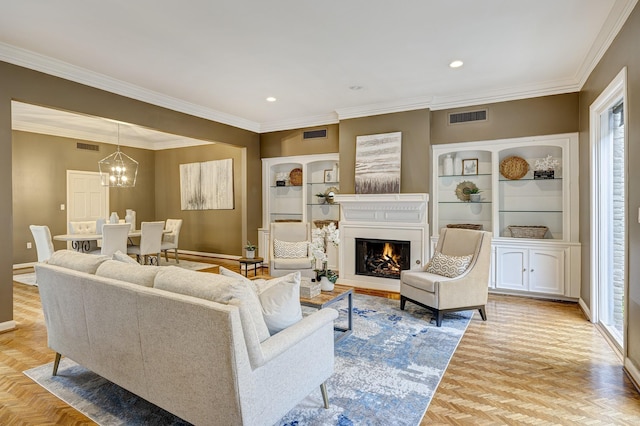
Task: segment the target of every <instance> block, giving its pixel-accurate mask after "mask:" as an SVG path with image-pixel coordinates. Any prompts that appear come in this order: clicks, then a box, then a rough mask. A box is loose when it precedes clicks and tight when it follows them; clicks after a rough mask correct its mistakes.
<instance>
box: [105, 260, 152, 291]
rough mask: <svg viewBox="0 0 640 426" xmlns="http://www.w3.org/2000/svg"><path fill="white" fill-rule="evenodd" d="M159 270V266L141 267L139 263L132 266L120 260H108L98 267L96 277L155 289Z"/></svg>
mask: <svg viewBox="0 0 640 426" xmlns="http://www.w3.org/2000/svg"><path fill="white" fill-rule="evenodd" d="M159 270H160V267H159V266H151V265H140V264H138V262H135V264H130V263H123V262H120V261H118V260H107V261H106V262H104V263H103V264H102V265H100V266H99V267H98V270H97V271H96V275H98V276H100V277H105V278H113V279H116V280H120V281H126V282H128V283H132V284H138V285H142V286H145V287H153V281H154V280H155V278H156V274H157V273H158V271H159Z"/></svg>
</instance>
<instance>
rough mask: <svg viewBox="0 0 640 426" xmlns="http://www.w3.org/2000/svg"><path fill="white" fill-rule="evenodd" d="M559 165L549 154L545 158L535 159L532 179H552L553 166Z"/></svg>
mask: <svg viewBox="0 0 640 426" xmlns="http://www.w3.org/2000/svg"><path fill="white" fill-rule="evenodd" d="M559 165H560V162H559V161H558V160H556V159H554V158H553V157H552V156H551V155H547V157H546V158H544V159H540V160H536V165H535V170H534V171H533V178H534V179H554V178H555V176H554V174H555V168H556V167H558V166H559Z"/></svg>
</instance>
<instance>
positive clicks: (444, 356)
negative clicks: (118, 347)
mask: <svg viewBox="0 0 640 426" xmlns="http://www.w3.org/2000/svg"><path fill="white" fill-rule="evenodd" d="M340 303H344V305H340V304H336V305H334V307H335V308H336V309H338V310H339V311H340V318H339V319H338V322H339V323H340V324H338V325H341V326H346V315H347V307H346V301H344V302H340ZM472 314H473V312H471V311H466V312H459V313H453V314H447V315H445V318H444V321H443V323H442V327H436V326H435V320H433V318H432V315H431V313H430V311H428V310H426V309H423V308H420V307H418V306H416V305H414V304H412V303H411V302H408V303H407V305H406V310H405V311H401V310H400V302H399V301H397V300H388V299H383V298H379V297H372V296H365V295H361V294H355V295H354V308H353V323H354V327H353V328H354V332H353V334H352V335H351V336H349V337H347V338H346V339H344V340H342V341H341V342H339V343H337V344H336V367H335V373H334V375H333V376H332V377H331V378H330V379H329V381H328V382H327V389H328V392H329V402H330V407H329V409H328V410H325V409H324V408H322V398H321V395H320V391H319V390H318V391H317V392H312V394H311V395H309V396H308V397H307V398H306V399H304V400H303V401H301V402H300V403H299V404H298V405H297V406H296V407H295V408H294V409H293V410H291V411H290V412H289V413H288V414H287V415H286V416H285V417H284V418H283V419H282V420H281V421H280V422H279V425H283V426H296V425H340V426H349V425H365V424H366V425H418V424H419V423H420V420H421V419H422V417H423V415H424V413H425V412H426V410H427V407H428V406H429V402H430V401H431V398H432V396H433V394H434V393H435V391H436V388H437V387H438V384H439V383H440V379H441V378H442V375H443V374H444V371H445V369H446V368H447V365H448V364H449V360H450V359H451V356H452V355H453V353H454V351H455V349H456V347H457V346H458V343H459V342H460V339H461V337H462V335H463V334H464V332H465V330H466V328H467V326H468V324H469V320H470V318H471V316H472ZM51 369H52V364H46V365H43V366H40V367H36V368H34V369H31V370H28V371H25V374H26V375H27V376H29V377H30V378H31V379H33V380H34V381H36V382H37V383H39V384H40V385H41V386H43V387H44V388H45V389H47V390H49V391H50V392H51V393H53V394H54V395H56V396H57V397H58V398H60V399H62V400H63V401H65V402H67V403H68V404H69V405H71V406H73V407H74V408H75V409H77V410H78V411H80V412H82V413H84V414H85V415H86V416H87V417H89V418H91V419H92V420H94V421H95V422H96V423H99V424H101V425H115V424H126V425H186V424H188V423H186V422H184V421H183V420H181V419H179V418H177V417H175V416H173V415H171V414H170V413H167V412H166V411H164V410H162V409H160V408H158V407H156V406H154V405H152V404H150V403H148V402H147V401H145V400H143V399H142V398H139V397H137V396H135V395H133V394H131V393H129V392H127V391H126V390H123V389H122V388H120V387H119V386H116V385H114V384H113V383H111V382H109V381H107V380H105V379H103V378H101V377H100V376H98V375H96V374H94V373H92V372H90V371H88V370H86V369H84V368H83V367H81V366H79V365H77V364H75V363H74V362H73V361H70V360H68V359H66V358H63V359H62V362H61V364H60V369H59V372H58V374H59V375H58V376H56V377H52V376H51Z"/></svg>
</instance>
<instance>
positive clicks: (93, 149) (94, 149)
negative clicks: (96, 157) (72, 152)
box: [76, 142, 100, 151]
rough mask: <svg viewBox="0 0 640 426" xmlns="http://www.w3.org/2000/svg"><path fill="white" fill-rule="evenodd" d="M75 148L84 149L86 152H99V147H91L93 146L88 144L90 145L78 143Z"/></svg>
mask: <svg viewBox="0 0 640 426" xmlns="http://www.w3.org/2000/svg"><path fill="white" fill-rule="evenodd" d="M76 148H78V149H86V150H87V151H100V145H93V144H90V143H82V142H78V143H77V144H76Z"/></svg>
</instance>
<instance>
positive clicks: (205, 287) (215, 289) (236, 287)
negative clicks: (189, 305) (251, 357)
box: [153, 266, 269, 341]
mask: <svg viewBox="0 0 640 426" xmlns="http://www.w3.org/2000/svg"><path fill="white" fill-rule="evenodd" d="M153 287H154V288H158V289H160V290H166V291H171V292H173V293H180V294H185V295H188V296H194V297H199V298H201V299H207V300H211V301H213V302H218V303H224V304H228V303H229V301H230V300H231V299H237V300H239V301H241V303H242V304H243V305H244V306H246V308H247V309H248V310H249V312H250V313H251V318H253V322H254V324H253V326H254V327H255V330H256V333H257V335H258V336H259V337H258V338H259V339H260V341H263V340H265V339H267V338H268V337H269V331H268V329H267V325H266V324H265V321H264V319H263V318H262V316H261V315H260V314H259V313H260V312H262V309H261V307H260V301H259V299H258V297H257V296H256V294H255V292H254V291H253V289H252V288H251V286H249V285H248V284H247V283H245V282H243V281H242V280H239V279H237V278H235V277H226V276H224V275H220V274H211V273H207V272H197V271H189V270H187V269H183V268H179V267H177V266H167V267H162V268H160V271H159V272H158V274H157V275H156V278H155V280H154V283H153Z"/></svg>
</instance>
